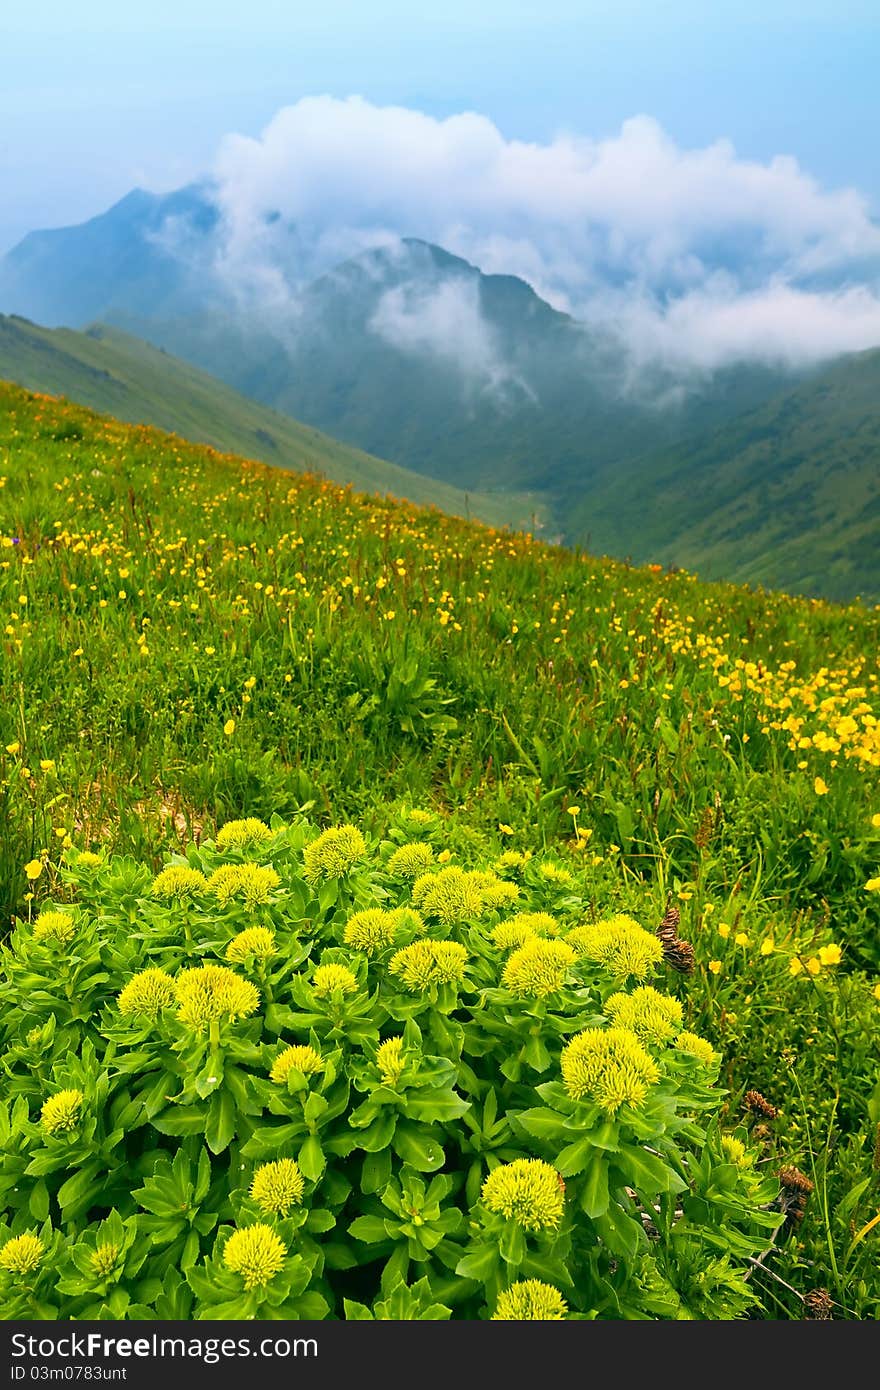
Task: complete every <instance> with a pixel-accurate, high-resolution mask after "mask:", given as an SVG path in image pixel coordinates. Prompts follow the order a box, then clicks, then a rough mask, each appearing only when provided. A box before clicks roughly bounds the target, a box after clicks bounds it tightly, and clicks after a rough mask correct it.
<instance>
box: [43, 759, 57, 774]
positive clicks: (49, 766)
mask: <svg viewBox="0 0 880 1390" xmlns="http://www.w3.org/2000/svg"><path fill="white" fill-rule="evenodd" d="M40 771H41V772H54V771H55V759H54V758H41V759H40Z"/></svg>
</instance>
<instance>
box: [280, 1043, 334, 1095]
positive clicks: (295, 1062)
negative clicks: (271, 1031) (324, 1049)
mask: <svg viewBox="0 0 880 1390" xmlns="http://www.w3.org/2000/svg"><path fill="white" fill-rule="evenodd" d="M294 1069H295V1070H296V1071H300V1072H302V1074H303V1076H316V1075H317V1074H318V1073H319V1072H322V1071H323V1070H324V1059H323V1057H322V1056H321V1054H320V1053H319V1052H316V1051H315V1049H314V1048H313V1047H309V1046H308V1045H305V1044H302V1043H294V1044H293V1046H292V1047H287V1048H285V1049H284V1051H283V1052H282V1053H281V1055H280V1056H279V1057H276V1058H275V1061H274V1062H273V1063H272V1070H271V1071H270V1072H269V1079H270V1080H271V1081H274V1082H276V1083H277V1084H278V1085H280V1086H283V1085H284V1084H285V1082H286V1081H287V1078H288V1077H289V1076H290V1073H291V1071H293V1070H294Z"/></svg>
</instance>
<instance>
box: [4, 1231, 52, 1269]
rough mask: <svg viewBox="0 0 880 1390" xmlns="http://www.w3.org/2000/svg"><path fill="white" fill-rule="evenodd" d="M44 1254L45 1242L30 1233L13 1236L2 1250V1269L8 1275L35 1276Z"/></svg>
mask: <svg viewBox="0 0 880 1390" xmlns="http://www.w3.org/2000/svg"><path fill="white" fill-rule="evenodd" d="M44 1254H45V1246H44V1245H43V1242H42V1241H41V1240H39V1239H38V1238H37V1237H36V1236H34V1235H31V1234H30V1232H27V1233H26V1234H25V1235H23V1236H13V1238H12V1240H8V1241H7V1242H6V1244H5V1245H4V1246H3V1248H2V1249H0V1269H5V1270H6V1272H7V1273H8V1274H33V1272H34V1270H35V1269H36V1268H37V1265H38V1264H39V1263H40V1260H41V1259H42V1258H43V1255H44Z"/></svg>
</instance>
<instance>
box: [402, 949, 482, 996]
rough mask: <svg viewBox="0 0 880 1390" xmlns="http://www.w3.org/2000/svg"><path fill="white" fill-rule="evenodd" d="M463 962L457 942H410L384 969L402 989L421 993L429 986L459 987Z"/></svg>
mask: <svg viewBox="0 0 880 1390" xmlns="http://www.w3.org/2000/svg"><path fill="white" fill-rule="evenodd" d="M467 960H468V956H467V951H466V950H465V948H464V947H463V946H462V945H460V944H459V942H457V941H414V942H413V943H412V945H410V946H404V947H403V949H402V950H400V951H397V952H396V953H395V954H394V955H393V956H392V957H391V962H390V964H389V967H388V968H389V970H390V971H391V974H392V975H396V976H397V977H398V979H399V980H400V982H401V984H402V985H404V987H405V988H406V989H408V990H411V991H412V992H413V994H422V993H424V991H425V990H427V989H430V988H431V986H432V985H443V984H460V982H461V981H462V980H463V979H464V972H465V967H466V966H467Z"/></svg>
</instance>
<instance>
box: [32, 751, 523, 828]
mask: <svg viewBox="0 0 880 1390" xmlns="http://www.w3.org/2000/svg"><path fill="white" fill-rule="evenodd" d="M17 751H18V750H17V749H16V752H17ZM498 829H499V830H500V831H501V834H502V835H513V834H514V829H513V826H512V825H505V824H504V822H503V821H499V822H498Z"/></svg>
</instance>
